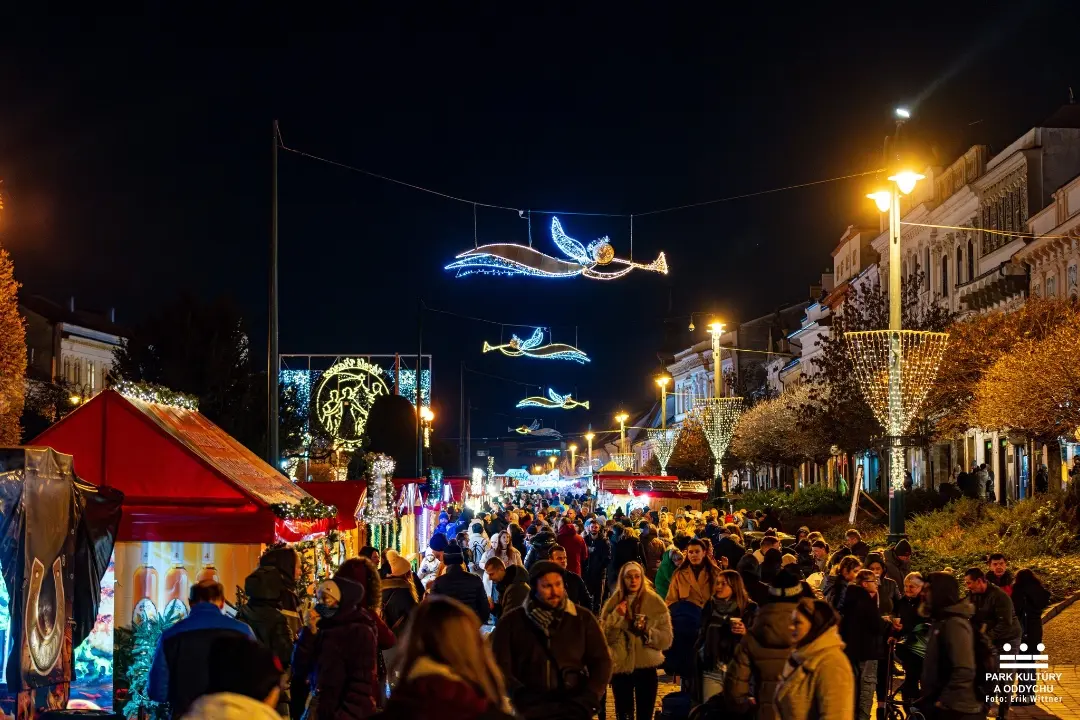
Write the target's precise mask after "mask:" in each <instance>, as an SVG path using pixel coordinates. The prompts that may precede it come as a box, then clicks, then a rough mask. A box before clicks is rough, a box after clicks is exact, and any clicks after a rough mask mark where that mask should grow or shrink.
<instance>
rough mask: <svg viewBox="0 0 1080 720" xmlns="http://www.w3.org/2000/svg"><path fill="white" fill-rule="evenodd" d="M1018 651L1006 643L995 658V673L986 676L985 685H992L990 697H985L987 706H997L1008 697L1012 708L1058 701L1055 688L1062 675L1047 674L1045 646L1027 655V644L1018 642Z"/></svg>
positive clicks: (1037, 646) (1047, 663)
mask: <svg viewBox="0 0 1080 720" xmlns="http://www.w3.org/2000/svg"><path fill="white" fill-rule="evenodd" d="M1018 650H1019V652H1016V653H1014V652H1013V649H1012V645H1010V644H1009V643H1005V644H1004V645H1003V646H1002V647H1001V654H1000V655H999V656H998V661H999V662H998V672H992V673H987V674H986V680H987V685H988V686H989V685H993V688H994V689H993V694H992V695H987V696H986V702H987V704H989V705H1000V704H1001V703H1003V702H1005V699H1006V698H1011V699H1012V703H1013V704H1014V705H1035V704H1039V703H1041V704H1044V705H1050V704H1055V703H1060V702H1061V695H1059V694H1058V693H1057V685H1058V684H1059V683H1060V682H1061V676H1062V673H1056V672H1049V669H1050V656H1049V655H1047V654H1046V645H1044V644H1043V643H1039V644H1038V645H1036V646H1035V652H1029V650H1028V646H1027V643H1020V647H1019V648H1018Z"/></svg>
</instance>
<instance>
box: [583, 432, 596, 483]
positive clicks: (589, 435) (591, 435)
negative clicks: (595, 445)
mask: <svg viewBox="0 0 1080 720" xmlns="http://www.w3.org/2000/svg"><path fill="white" fill-rule="evenodd" d="M595 437H596V435H595V434H594V433H593V431H592V430H590V431H589V432H587V433H585V442H587V443H588V444H589V474H590V475H592V441H593V438H595Z"/></svg>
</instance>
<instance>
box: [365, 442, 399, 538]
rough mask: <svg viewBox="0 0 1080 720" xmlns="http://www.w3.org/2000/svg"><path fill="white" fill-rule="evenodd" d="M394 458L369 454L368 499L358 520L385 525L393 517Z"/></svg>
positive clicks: (374, 524) (375, 524)
mask: <svg viewBox="0 0 1080 720" xmlns="http://www.w3.org/2000/svg"><path fill="white" fill-rule="evenodd" d="M394 465H395V463H394V460H393V458H390V457H387V456H386V455H383V454H381V453H380V454H378V455H374V456H369V461H368V468H369V472H368V500H367V505H365V506H364V509H363V510H361V511H360V520H362V521H363V522H365V523H367V524H369V525H373V526H379V525H385V524H386V523H388V522H390V521H391V520H393V519H394V479H393V475H394Z"/></svg>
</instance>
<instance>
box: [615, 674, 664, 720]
mask: <svg viewBox="0 0 1080 720" xmlns="http://www.w3.org/2000/svg"><path fill="white" fill-rule="evenodd" d="M678 690H679V686H678V685H677V684H675V683H672V682H671V678H670V677H669V676H667V675H661V676H660V687H659V688H658V689H657V691H656V711H657V712H660V702H661V701H662V700H663V699H664V696H665V695H667V694H668V693H673V692H678ZM605 710H606V711H607V712H606V714H605V715H601V716H600V718H601V720H604V718H609V719H610V718H614V717H615V699H614V698H613V697H612V695H611V688H610V687H609V688H608V694H607V706H606V707H605ZM638 720H649V719H646V718H639V719H638Z"/></svg>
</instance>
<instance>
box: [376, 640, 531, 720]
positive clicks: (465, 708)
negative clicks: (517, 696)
mask: <svg viewBox="0 0 1080 720" xmlns="http://www.w3.org/2000/svg"><path fill="white" fill-rule="evenodd" d="M432 708H438V712H437V714H436V713H433V712H432ZM508 710H509V707H503V706H497V705H493V704H492V703H490V702H488V700H487V699H486V698H483V697H481V696H480V695H479V694H478V693H477V692H476V690H474V689H473V687H472V685H470V684H469V683H468V682H466V681H465V680H463V679H462V678H461V677H460V676H458V675H457V674H456V673H455V672H454V671H453V670H451V669H450V668H449V667H448V666H446V665H444V664H442V663H440V662H437V661H436V660H434V659H432V658H430V657H427V656H422V657H419V658H417V660H416V662H414V663H413V665H412V667H411V668H409V672H408V675H407V676H406V677H405V678H403V679H402V680H400V681H399V682H398V685H397V687H395V688H394V692H393V694H392V695H391V696H390V700H389V701H388V702H387V704H386V709H385V710H384V711H383V712H381V713H380V714H379V715H377V716H376V717H378V718H382V719H383V720H414V719H415V718H426V717H438V719H439V720H512V719H513V715H512V714H510V713H509V712H508Z"/></svg>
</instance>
